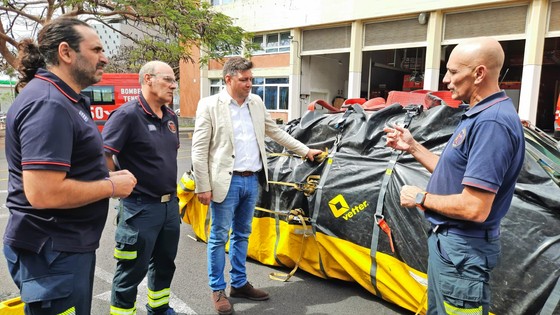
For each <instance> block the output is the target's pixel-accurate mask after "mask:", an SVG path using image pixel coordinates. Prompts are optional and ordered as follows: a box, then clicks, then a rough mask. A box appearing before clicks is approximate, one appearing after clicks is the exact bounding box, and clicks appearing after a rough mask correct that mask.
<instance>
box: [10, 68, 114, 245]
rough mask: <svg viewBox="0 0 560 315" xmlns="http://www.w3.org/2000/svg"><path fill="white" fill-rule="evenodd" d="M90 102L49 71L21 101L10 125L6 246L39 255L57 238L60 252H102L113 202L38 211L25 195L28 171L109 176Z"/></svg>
mask: <svg viewBox="0 0 560 315" xmlns="http://www.w3.org/2000/svg"><path fill="white" fill-rule="evenodd" d="M89 104H90V103H89V99H88V98H87V97H86V96H83V95H81V94H77V93H76V92H74V91H73V90H72V89H71V88H70V87H69V86H68V85H67V84H66V83H65V82H64V81H62V80H61V79H59V78H58V77H57V76H56V75H54V74H53V73H51V72H48V71H46V70H44V69H39V70H38V71H37V74H36V75H35V78H34V79H33V80H31V81H30V82H29V83H28V84H27V86H26V87H25V88H24V89H23V90H22V91H21V93H20V94H19V95H18V96H17V98H16V99H15V101H14V103H13V104H12V106H11V107H10V109H9V111H8V115H7V120H6V126H7V127H6V147H5V149H6V159H7V161H8V170H9V176H8V198H7V201H6V206H7V207H8V209H9V210H10V218H9V220H8V225H7V227H6V232H5V234H4V243H5V244H6V245H10V246H13V247H18V248H23V249H27V250H30V251H33V252H39V251H40V250H41V248H42V247H43V245H44V244H45V243H46V242H47V241H48V240H49V239H52V246H53V249H54V250H57V251H67V252H88V251H93V250H95V249H97V248H98V247H99V238H100V237H101V232H102V230H103V227H104V226H105V221H106V219H107V209H108V205H109V200H108V199H104V200H100V201H97V202H94V203H92V204H88V205H85V206H82V207H78V208H74V209H40V210H37V209H33V207H32V206H31V204H30V203H29V201H28V200H27V198H26V197H25V194H24V191H23V181H22V172H23V170H50V171H61V172H65V173H66V177H67V178H71V179H75V180H79V181H94V180H100V179H103V178H105V177H106V176H108V172H107V166H106V164H105V159H104V154H103V142H102V138H101V135H100V134H99V131H98V130H97V127H96V126H95V123H94V122H93V120H92V118H91V114H90V108H89Z"/></svg>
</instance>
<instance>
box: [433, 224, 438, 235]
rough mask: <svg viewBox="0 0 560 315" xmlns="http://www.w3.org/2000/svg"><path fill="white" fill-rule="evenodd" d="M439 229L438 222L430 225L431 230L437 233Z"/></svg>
mask: <svg viewBox="0 0 560 315" xmlns="http://www.w3.org/2000/svg"><path fill="white" fill-rule="evenodd" d="M438 229H439V224H438V225H436V226H434V227H432V232H434V233H437V230H438Z"/></svg>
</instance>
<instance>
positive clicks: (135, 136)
mask: <svg viewBox="0 0 560 315" xmlns="http://www.w3.org/2000/svg"><path fill="white" fill-rule="evenodd" d="M139 80H140V84H141V93H140V95H139V97H138V99H136V100H132V101H130V102H128V103H126V104H124V105H123V106H121V107H120V108H118V109H117V110H115V111H114V112H112V113H111V116H110V117H109V119H108V120H107V123H106V124H105V127H104V128H103V132H102V134H103V140H104V146H105V154H106V161H107V165H108V167H109V168H110V169H117V168H119V167H122V168H126V169H128V170H130V172H132V174H134V175H135V176H136V177H137V179H138V184H137V186H136V187H135V189H134V191H133V192H132V194H131V195H130V196H129V197H128V198H124V199H122V200H121V204H120V207H119V214H118V226H117V231H116V235H115V241H116V247H115V252H114V256H115V258H116V259H117V267H116V272H115V277H114V280H113V288H112V294H111V310H110V313H111V314H119V315H126V314H136V295H137V291H138V290H137V287H138V284H139V283H140V282H141V281H142V279H143V278H144V277H145V276H146V274H148V304H147V305H146V308H147V311H148V314H166V315H171V314H175V311H174V310H173V309H172V308H171V307H170V306H169V295H170V293H171V292H170V285H171V280H172V278H173V274H174V272H175V262H174V260H175V256H176V255H177V245H178V243H179V224H180V218H179V204H178V199H177V196H176V187H177V186H176V185H177V184H176V181H177V150H178V148H179V133H178V128H177V126H178V119H177V116H176V115H175V113H174V112H173V111H172V110H171V109H170V108H168V107H167V106H166V104H169V103H170V102H171V100H172V98H173V91H174V90H175V89H176V88H177V81H175V75H174V73H173V70H172V69H171V67H170V66H169V65H168V64H166V63H163V62H160V61H151V62H148V63H146V64H145V65H144V66H143V67H142V68H141V69H140V73H139Z"/></svg>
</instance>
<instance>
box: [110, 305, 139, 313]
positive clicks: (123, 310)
mask: <svg viewBox="0 0 560 315" xmlns="http://www.w3.org/2000/svg"><path fill="white" fill-rule="evenodd" d="M109 314H111V315H136V302H135V303H134V307H133V308H120V307H116V306H113V305H111V311H110V313H109Z"/></svg>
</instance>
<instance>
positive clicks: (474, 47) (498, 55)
mask: <svg viewBox="0 0 560 315" xmlns="http://www.w3.org/2000/svg"><path fill="white" fill-rule="evenodd" d="M451 55H455V56H456V57H459V58H460V59H461V61H462V63H464V65H466V66H470V67H477V66H479V65H484V66H486V68H487V69H488V75H489V76H491V77H492V78H493V79H496V78H498V77H499V75H500V71H501V70H502V67H503V65H504V50H503V48H502V45H500V43H499V42H498V41H497V40H495V39H493V38H489V37H479V38H474V39H470V40H467V41H465V42H462V43H460V44H458V45H457V47H455V49H453V51H452V52H451ZM450 58H451V56H450Z"/></svg>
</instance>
